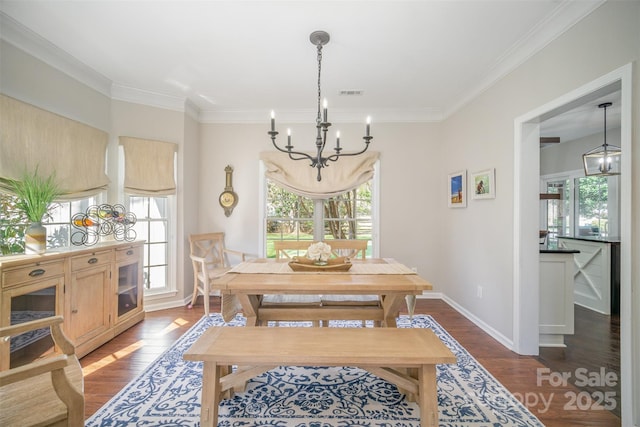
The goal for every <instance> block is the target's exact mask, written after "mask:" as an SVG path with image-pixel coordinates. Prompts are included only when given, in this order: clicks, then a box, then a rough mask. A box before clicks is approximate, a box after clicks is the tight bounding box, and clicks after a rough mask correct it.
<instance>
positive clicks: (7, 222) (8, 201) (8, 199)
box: [0, 193, 29, 255]
mask: <svg viewBox="0 0 640 427" xmlns="http://www.w3.org/2000/svg"><path fill="white" fill-rule="evenodd" d="M0 214H1V215H0V251H1V253H2V255H10V254H20V253H24V232H25V230H26V228H27V224H28V223H29V220H28V218H27V216H26V214H25V213H24V211H22V210H21V209H20V208H18V199H17V198H16V197H15V196H12V195H10V194H7V193H0Z"/></svg>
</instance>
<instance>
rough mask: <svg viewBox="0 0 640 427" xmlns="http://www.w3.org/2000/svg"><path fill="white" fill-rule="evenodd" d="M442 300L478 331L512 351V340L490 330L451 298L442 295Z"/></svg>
mask: <svg viewBox="0 0 640 427" xmlns="http://www.w3.org/2000/svg"><path fill="white" fill-rule="evenodd" d="M442 300H443V301H444V302H446V303H447V304H449V305H450V306H451V307H452V308H453V309H454V310H456V311H457V312H458V313H460V314H462V315H463V316H464V317H466V318H467V319H469V320H470V321H471V322H473V323H474V324H475V325H476V326H477V327H479V328H480V329H482V330H483V331H484V332H486V333H487V334H489V335H490V336H491V337H492V338H493V339H495V340H496V341H498V342H499V343H500V344H502V345H503V346H505V347H506V348H508V349H509V350H512V351H513V340H511V339H509V338H507V337H505V336H504V335H502V334H501V333H500V332H498V331H497V330H495V329H494V328H492V327H491V326H489V325H487V324H486V323H485V322H483V321H482V320H480V319H478V318H477V317H476V316H475V315H474V314H473V313H470V312H469V311H467V310H466V309H465V308H464V307H462V306H461V305H459V304H458V303H456V302H455V301H454V300H452V299H451V298H449V297H447V296H446V295H444V294H442Z"/></svg>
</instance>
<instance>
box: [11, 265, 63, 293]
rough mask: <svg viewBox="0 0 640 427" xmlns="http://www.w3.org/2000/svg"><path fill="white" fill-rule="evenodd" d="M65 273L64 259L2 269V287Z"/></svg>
mask: <svg viewBox="0 0 640 427" xmlns="http://www.w3.org/2000/svg"><path fill="white" fill-rule="evenodd" d="M63 274H64V260H57V261H43V262H37V263H33V264H27V265H24V266H21V267H13V268H11V267H10V268H7V269H4V270H3V271H2V287H3V288H10V287H12V286H16V285H22V284H26V283H29V282H37V281H41V280H44V279H49V278H51V277H55V276H61V275H63Z"/></svg>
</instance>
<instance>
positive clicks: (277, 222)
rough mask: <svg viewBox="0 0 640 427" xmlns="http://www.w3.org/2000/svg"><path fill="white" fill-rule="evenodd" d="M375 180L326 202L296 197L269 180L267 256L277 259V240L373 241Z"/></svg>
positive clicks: (370, 250)
mask: <svg viewBox="0 0 640 427" xmlns="http://www.w3.org/2000/svg"><path fill="white" fill-rule="evenodd" d="M372 185H373V184H372V181H369V182H366V183H364V184H362V185H361V186H360V187H359V188H357V189H356V190H352V191H349V192H347V193H344V194H342V195H340V196H337V197H333V198H330V199H326V200H312V199H310V198H307V197H302V196H298V195H295V194H293V193H291V192H289V191H287V190H285V189H282V188H281V187H279V186H278V185H277V184H275V183H274V182H272V181H270V180H267V192H266V194H267V197H266V199H267V200H266V239H265V241H266V256H267V258H273V257H275V251H274V249H273V241H275V240H308V241H309V242H311V241H313V240H320V239H322V240H332V239H367V240H369V248H368V250H367V253H368V255H369V256H371V253H372V247H373V245H372V243H371V239H372V238H373V233H372V224H373V214H372V212H373V211H374V209H373V205H372V202H373V198H372V193H373V192H372V188H371V187H372Z"/></svg>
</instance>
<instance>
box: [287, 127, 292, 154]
mask: <svg viewBox="0 0 640 427" xmlns="http://www.w3.org/2000/svg"><path fill="white" fill-rule="evenodd" d="M286 148H287V149H288V150H291V149H292V148H293V145H291V129H287V147H286Z"/></svg>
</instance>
